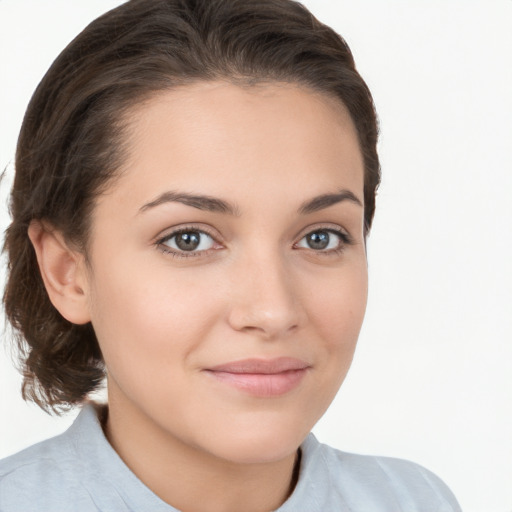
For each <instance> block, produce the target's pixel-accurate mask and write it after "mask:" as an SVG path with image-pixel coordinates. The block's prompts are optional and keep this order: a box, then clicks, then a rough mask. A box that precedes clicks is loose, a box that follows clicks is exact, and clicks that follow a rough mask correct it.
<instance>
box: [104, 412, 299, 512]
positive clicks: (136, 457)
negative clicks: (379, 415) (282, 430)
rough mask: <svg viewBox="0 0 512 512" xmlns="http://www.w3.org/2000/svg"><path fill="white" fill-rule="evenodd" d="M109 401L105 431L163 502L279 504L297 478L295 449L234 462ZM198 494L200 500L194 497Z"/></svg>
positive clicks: (196, 510)
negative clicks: (275, 456)
mask: <svg viewBox="0 0 512 512" xmlns="http://www.w3.org/2000/svg"><path fill="white" fill-rule="evenodd" d="M116 405H117V404H116V403H111V405H110V406H109V411H108V416H107V419H106V424H105V425H104V430H105V435H106V437H107V439H108V440H109V442H110V444H111V445H112V446H113V448H114V449H115V450H116V452H117V453H118V454H119V456H120V457H121V458H122V459H123V461H124V462H125V464H126V465H127V466H128V467H129V468H130V469H131V471H132V472H133V473H134V474H135V475H136V476H137V477H138V478H139V480H141V481H142V482H143V483H144V484H145V485H146V486H147V487H148V488H149V489H151V490H152V491H153V492H154V493H155V494H156V495H157V496H159V497H160V498H161V499H162V500H163V501H165V502H166V503H168V504H170V505H172V506H173V507H175V508H177V509H178V510H182V511H186V512H206V511H208V512H239V511H240V510H241V504H242V503H243V510H244V511H245V512H263V511H271V510H275V509H277V508H279V506H281V505H282V504H283V503H284V501H285V500H286V499H287V498H288V496H289V495H290V494H291V492H292V491H293V489H294V487H295V484H296V482H297V479H298V470H299V465H300V450H298V451H297V453H293V454H291V455H290V456H288V457H286V458H284V459H282V460H277V461H271V462H263V463H243V464H242V463H236V462H232V461H228V460H224V459H221V458H218V457H216V456H215V455H212V454H210V453H207V452H204V451H203V450H201V449H200V448H197V447H193V446H190V445H189V444H186V443H184V442H182V441H180V440H179V439H177V438H176V437H174V436H173V435H172V434H170V433H169V432H166V431H164V430H162V429H161V428H159V427H158V426H156V425H155V424H154V423H152V422H151V421H150V420H149V419H148V418H147V417H145V416H144V415H143V414H142V413H141V412H140V411H138V410H137V411H136V410H135V409H134V408H132V409H131V410H130V409H129V408H126V407H124V405H125V404H123V408H120V407H116ZM198 496H200V500H198Z"/></svg>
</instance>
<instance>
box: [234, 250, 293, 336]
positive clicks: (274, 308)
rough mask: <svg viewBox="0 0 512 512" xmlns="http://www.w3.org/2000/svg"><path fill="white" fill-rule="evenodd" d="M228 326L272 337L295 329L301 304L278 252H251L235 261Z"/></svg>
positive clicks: (287, 267)
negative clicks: (235, 267)
mask: <svg viewBox="0 0 512 512" xmlns="http://www.w3.org/2000/svg"><path fill="white" fill-rule="evenodd" d="M233 286H234V287H235V289H236V293H235V294H234V300H233V303H232V304H231V311H230V323H231V325H232V327H233V328H235V329H236V330H244V331H251V332H257V333H259V334H260V335H262V336H264V337H267V338H272V337H276V336H281V335H284V334H286V333H287V332H289V331H291V330H292V329H294V328H295V327H297V326H298V324H299V322H300V305H299V300H298V296H297V294H296V286H295V283H294V280H293V276H292V275H291V272H290V266H289V265H287V262H286V260H285V258H284V256H283V255H282V254H281V253H280V251H279V250H277V249H272V248H269V247H266V248H264V249H261V248H260V249H259V250H257V251H253V252H250V254H248V255H245V256H244V257H242V258H241V259H240V260H239V261H238V262H237V270H236V272H235V275H234V284H233Z"/></svg>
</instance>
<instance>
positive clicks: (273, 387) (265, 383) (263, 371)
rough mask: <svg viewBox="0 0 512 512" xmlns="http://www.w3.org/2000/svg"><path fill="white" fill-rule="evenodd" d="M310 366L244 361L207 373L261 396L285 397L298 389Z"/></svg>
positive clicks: (285, 359) (292, 360) (292, 362)
mask: <svg viewBox="0 0 512 512" xmlns="http://www.w3.org/2000/svg"><path fill="white" fill-rule="evenodd" d="M310 367H311V366H310V365H309V364H308V363H306V362H305V361H302V360H300V359H295V358H291V357H280V358H276V359H244V360H241V361H233V362H229V363H225V364H220V365H217V366H214V367H212V368H207V369H205V370H204V371H205V372H206V373H207V374H208V375H210V376H211V377H213V378H214V379H215V380H216V381H217V382H220V383H222V384H226V385H228V386H230V387H233V388H235V389H237V390H239V391H242V392H245V393H248V394H251V395H254V396H258V397H262V398H264V397H275V396H280V395H284V394H286V393H288V392H290V391H292V390H293V389H295V388H296V387H298V386H299V384H300V383H301V381H302V379H303V378H304V376H305V375H306V373H307V371H308V369H309V368H310Z"/></svg>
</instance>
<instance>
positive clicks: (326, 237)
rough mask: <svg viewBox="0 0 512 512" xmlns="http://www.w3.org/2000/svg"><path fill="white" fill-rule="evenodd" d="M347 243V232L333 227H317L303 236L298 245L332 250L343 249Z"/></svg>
mask: <svg viewBox="0 0 512 512" xmlns="http://www.w3.org/2000/svg"><path fill="white" fill-rule="evenodd" d="M347 243H349V239H348V236H347V235H346V234H345V233H341V232H338V231H335V230H333V229H317V230H316V231H311V233H308V234H307V235H306V236H304V237H303V238H301V240H299V242H298V243H297V244H296V247H300V248H301V249H313V250H314V251H323V252H330V251H336V250H341V249H343V246H344V245H345V244H347Z"/></svg>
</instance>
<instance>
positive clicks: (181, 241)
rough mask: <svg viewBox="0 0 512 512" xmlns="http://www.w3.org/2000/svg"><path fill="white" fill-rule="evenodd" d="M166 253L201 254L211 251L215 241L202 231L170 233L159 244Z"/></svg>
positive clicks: (192, 230)
mask: <svg viewBox="0 0 512 512" xmlns="http://www.w3.org/2000/svg"><path fill="white" fill-rule="evenodd" d="M158 243H159V245H160V246H164V247H165V249H166V250H167V248H168V249H170V251H168V252H177V253H180V252H189V253H190V252H201V251H207V250H209V249H212V248H213V246H214V245H215V240H214V239H213V238H212V237H211V236H210V235H209V234H208V233H205V232H204V231H200V230H198V229H187V230H182V231H178V232H175V233H172V234H171V235H168V236H166V237H165V238H163V239H162V240H160V241H159V242H158Z"/></svg>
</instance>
